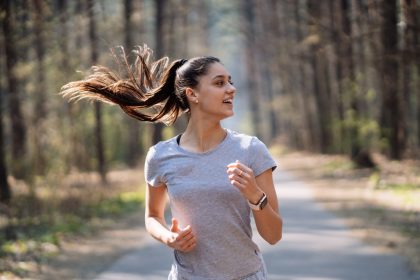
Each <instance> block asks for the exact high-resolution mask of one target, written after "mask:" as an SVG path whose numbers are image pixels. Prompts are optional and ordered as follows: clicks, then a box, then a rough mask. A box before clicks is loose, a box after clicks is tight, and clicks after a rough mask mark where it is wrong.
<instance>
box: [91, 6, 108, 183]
mask: <svg viewBox="0 0 420 280" xmlns="http://www.w3.org/2000/svg"><path fill="white" fill-rule="evenodd" d="M93 9H94V1H93V0H88V16H89V40H90V45H91V50H90V51H91V53H90V55H91V56H90V59H91V63H92V65H94V64H96V63H97V62H98V39H97V35H96V22H95V15H94V10H93ZM102 130H103V126H102V104H100V103H99V102H98V101H97V102H95V141H96V156H97V164H98V172H99V174H100V176H101V180H102V182H103V183H104V184H106V183H107V179H106V167H105V155H104V144H103V135H102Z"/></svg>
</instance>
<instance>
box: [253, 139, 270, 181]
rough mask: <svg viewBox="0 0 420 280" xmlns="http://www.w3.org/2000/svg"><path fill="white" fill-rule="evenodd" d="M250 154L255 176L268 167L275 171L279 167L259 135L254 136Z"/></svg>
mask: <svg viewBox="0 0 420 280" xmlns="http://www.w3.org/2000/svg"><path fill="white" fill-rule="evenodd" d="M250 156H251V166H250V167H251V169H252V170H253V172H254V175H255V176H258V175H260V174H262V173H263V172H264V171H266V170H268V169H271V170H272V171H274V169H276V167H277V164H276V162H275V161H274V159H273V157H272V156H271V155H270V152H269V151H268V149H267V146H266V145H265V144H264V143H263V142H261V140H259V139H258V138H257V137H253V138H252V140H251V146H250Z"/></svg>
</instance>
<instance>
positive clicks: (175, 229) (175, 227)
mask: <svg viewBox="0 0 420 280" xmlns="http://www.w3.org/2000/svg"><path fill="white" fill-rule="evenodd" d="M170 230H171V231H172V232H179V231H180V230H179V224H178V220H177V219H175V218H172V225H171V229H170Z"/></svg>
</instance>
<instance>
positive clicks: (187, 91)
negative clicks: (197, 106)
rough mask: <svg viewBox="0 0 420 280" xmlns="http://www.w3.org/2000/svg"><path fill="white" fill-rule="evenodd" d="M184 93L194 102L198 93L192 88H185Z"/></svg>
mask: <svg viewBox="0 0 420 280" xmlns="http://www.w3.org/2000/svg"><path fill="white" fill-rule="evenodd" d="M185 95H186V96H187V99H188V101H189V102H191V103H196V102H197V100H198V95H197V93H196V92H195V91H194V90H193V89H192V88H189V87H188V88H186V89H185Z"/></svg>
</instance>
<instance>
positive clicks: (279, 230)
mask: <svg viewBox="0 0 420 280" xmlns="http://www.w3.org/2000/svg"><path fill="white" fill-rule="evenodd" d="M282 238H283V220H280V225H279V226H278V228H277V230H276V231H275V234H273V235H272V236H270V237H269V238H265V241H267V242H268V243H269V244H270V245H275V244H277V243H278V242H279V241H280V240H281V239H282Z"/></svg>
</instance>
